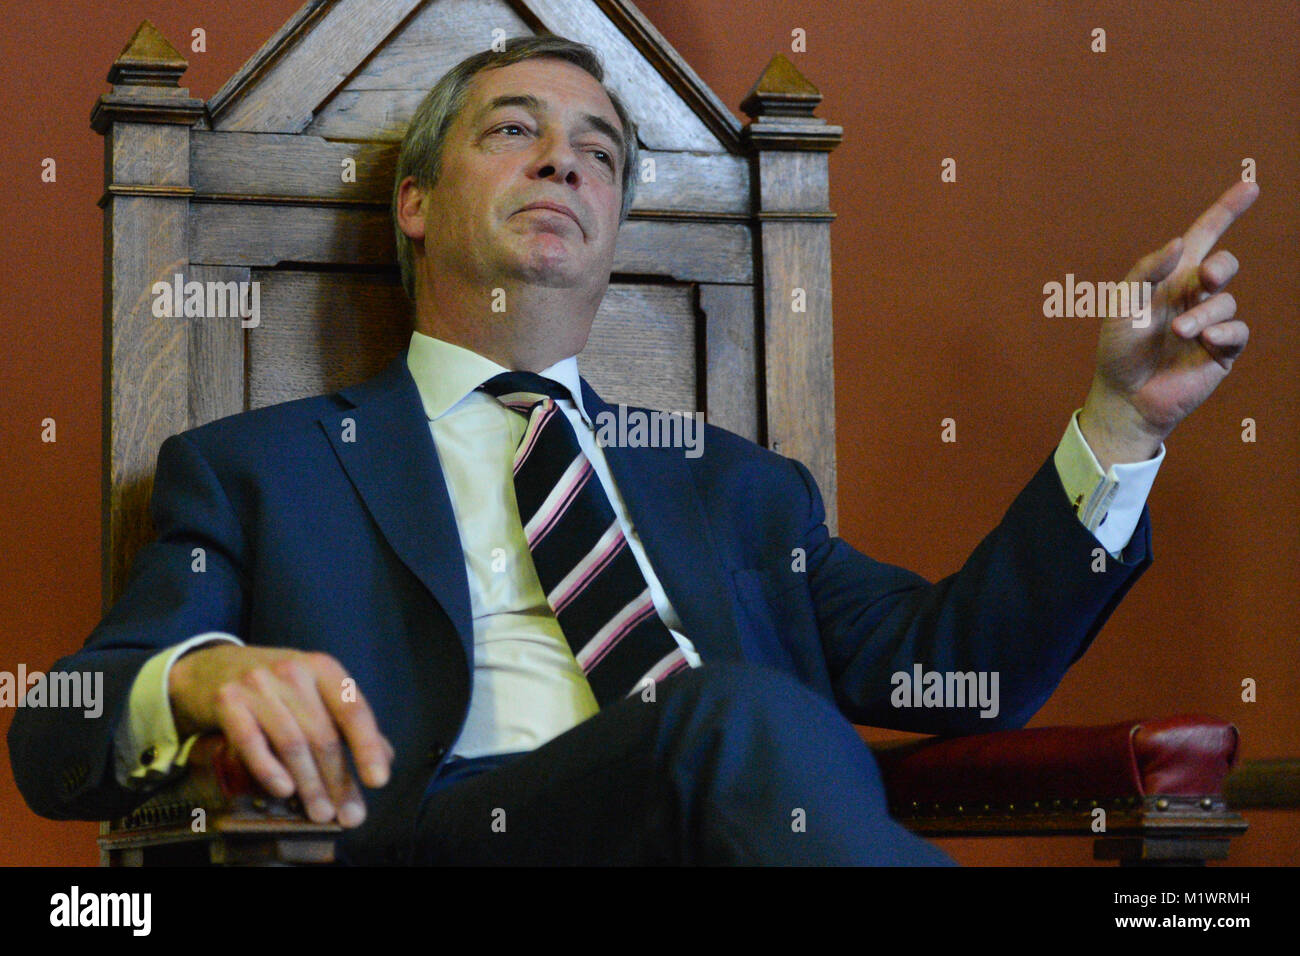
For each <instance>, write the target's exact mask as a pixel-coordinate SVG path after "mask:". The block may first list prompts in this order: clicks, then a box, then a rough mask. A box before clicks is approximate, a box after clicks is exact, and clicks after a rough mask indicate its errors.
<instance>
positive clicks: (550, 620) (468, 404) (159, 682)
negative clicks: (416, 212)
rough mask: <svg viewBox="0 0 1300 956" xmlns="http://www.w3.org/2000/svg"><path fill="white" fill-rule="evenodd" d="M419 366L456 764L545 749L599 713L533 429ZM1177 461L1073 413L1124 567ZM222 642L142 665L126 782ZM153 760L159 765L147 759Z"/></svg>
mask: <svg viewBox="0 0 1300 956" xmlns="http://www.w3.org/2000/svg"><path fill="white" fill-rule="evenodd" d="M407 365H408V367H409V368H410V371H411V375H412V377H413V378H414V379H415V384H416V387H417V388H418V390H419V393H420V401H421V404H422V405H423V407H424V413H425V416H426V418H427V419H428V421H429V431H430V434H431V435H432V438H433V442H434V447H435V448H436V450H437V454H438V460H439V462H440V464H441V465H442V469H443V476H444V478H445V479H446V482H447V491H448V495H449V497H450V499H451V504H452V510H453V512H454V514H455V517H456V524H457V528H458V530H459V533H460V540H461V546H462V550H463V552H464V558H465V570H466V575H467V577H468V580H469V592H470V608H471V613H472V616H473V625H474V635H473V640H474V673H473V675H472V693H471V697H470V706H469V713H468V715H467V716H466V718H465V725H464V727H463V728H462V731H461V734H460V737H459V738H458V739H457V741H456V744H455V745H454V746H453V748H452V754H453V755H456V756H461V757H477V756H484V755H487V754H495V753H507V752H512V751H523V750H532V749H534V748H536V747H539V746H541V745H542V744H544V743H546V742H547V741H548V740H551V739H552V738H554V737H556V736H558V735H559V734H562V733H564V732H565V731H566V730H569V729H570V728H572V727H575V726H577V725H578V724H579V723H581V722H582V721H584V720H586V719H587V718H588V717H590V716H592V715H593V714H595V713H596V712H597V710H598V709H599V708H598V707H597V705H596V700H595V697H594V696H593V694H592V691H591V686H590V684H588V682H587V679H586V677H585V676H584V675H583V673H582V670H581V668H579V667H578V664H577V662H576V661H575V660H574V657H573V653H572V651H571V650H570V648H569V646H568V642H567V641H566V640H565V639H564V635H563V634H562V633H561V631H560V628H559V624H558V622H557V621H556V619H555V614H554V613H553V612H552V611H551V609H550V606H549V605H548V604H547V603H546V598H545V596H544V594H543V593H542V590H541V586H540V584H539V583H538V580H537V572H536V570H535V569H534V566H533V562H532V556H531V555H530V553H529V551H528V543H527V539H526V538H525V537H524V533H523V528H522V527H521V525H520V521H519V512H518V508H517V507H516V505H515V500H514V483H513V478H512V467H511V463H512V460H513V456H514V450H515V447H516V446H517V445H518V443H519V439H520V438H521V436H522V435H523V431H524V427H525V425H526V421H525V419H524V418H523V416H522V415H520V414H519V413H517V412H515V411H512V410H511V409H508V408H506V407H505V406H504V405H502V404H501V403H500V402H498V401H497V400H496V399H495V398H493V397H492V396H490V395H488V394H487V393H485V392H481V391H477V390H476V389H477V388H478V386H479V385H481V384H483V383H484V382H486V381H487V380H488V379H489V378H491V377H492V376H494V375H497V374H499V373H501V372H504V371H508V370H507V369H505V368H504V367H502V366H500V365H498V364H496V363H495V362H493V361H491V360H490V359H487V358H484V357H483V356H481V355H478V354H477V353H475V352H472V351H469V350H468V349H464V348H461V347H459V346H456V345H452V344H450V343H448V342H443V341H441V340H439V339H434V338H431V337H429V336H427V335H423V334H421V333H419V332H415V333H412V335H411V344H410V350H409V352H408V355H407ZM540 374H542V375H543V376H545V377H547V378H551V379H554V380H555V381H557V382H559V383H561V384H562V385H564V386H565V387H566V388H568V389H569V393H570V394H571V395H572V396H573V400H572V401H568V400H561V401H559V402H557V404H558V405H559V407H560V408H561V410H562V411H563V412H564V414H565V415H566V417H567V418H568V419H569V422H570V423H571V424H572V425H573V430H574V433H575V434H576V436H577V438H578V443H579V444H580V445H581V447H582V450H583V453H584V454H585V455H586V456H587V458H588V459H590V461H591V463H592V467H593V468H594V470H595V472H596V475H597V477H599V479H600V482H601V485H602V486H603V487H604V489H605V492H606V493H607V495H608V497H609V500H610V505H611V507H612V508H613V510H614V514H615V515H616V516H617V518H618V521H619V525H620V526H621V527H622V529H623V534H624V536H625V537H626V538H627V542H628V546H629V548H630V550H631V552H632V554H633V555H634V556H635V557H636V561H637V564H638V565H639V566H640V568H641V573H642V574H643V575H644V576H645V579H646V583H647V584H648V585H649V587H650V594H651V596H652V598H653V600H654V605H655V609H656V610H657V611H658V612H659V617H660V619H661V620H662V621H663V622H664V624H665V626H667V628H668V629H669V631H670V632H671V633H672V635H673V637H674V638H675V639H676V640H677V643H678V645H679V646H680V647H681V649H682V653H683V655H684V656H685V657H686V659H687V661H688V662H689V663H690V665H691V666H692V667H698V666H699V665H700V658H699V655H698V654H697V653H696V651H695V648H694V646H693V645H692V644H691V642H690V641H689V640H688V639H687V637H686V636H685V635H684V634H682V633H681V631H680V628H681V626H682V624H681V620H680V618H678V616H677V613H676V611H674V610H673V607H672V604H671V603H670V602H669V600H668V596H667V595H666V594H665V593H664V590H663V586H662V585H661V584H660V582H659V579H658V577H657V576H656V575H655V572H654V568H652V567H651V566H650V562H649V560H648V559H647V557H646V554H645V549H644V548H643V546H642V544H641V540H640V538H639V537H638V535H637V531H636V528H635V527H634V526H633V525H632V523H631V521H630V520H629V518H628V514H627V508H626V506H625V505H624V503H623V499H622V496H621V495H620V494H619V491H618V488H617V487H616V486H615V484H614V481H613V478H612V476H611V475H610V471H609V465H608V463H607V462H606V460H605V454H604V451H603V449H602V448H601V447H600V445H599V443H598V442H597V441H596V438H595V428H594V425H593V423H592V420H591V418H590V417H589V416H588V414H587V411H586V409H585V408H583V406H582V389H581V387H580V385H579V379H578V363H577V359H576V358H575V357H570V358H566V359H564V360H563V361H560V362H557V363H556V364H555V365H552V366H551V367H550V368H547V369H544V370H543V371H542V372H541V373H540ZM1164 456H1165V449H1164V446H1163V445H1161V447H1160V452H1159V454H1158V455H1156V457H1154V458H1152V459H1151V460H1149V461H1144V462H1134V463H1130V464H1120V465H1113V466H1111V468H1110V470H1109V472H1106V473H1103V472H1102V469H1101V466H1100V464H1099V463H1098V462H1097V459H1096V456H1095V455H1094V454H1093V452H1092V449H1090V448H1089V447H1088V443H1087V442H1086V441H1085V440H1084V438H1083V434H1082V433H1081V432H1080V431H1079V426H1078V410H1076V411H1075V413H1074V414H1073V415H1071V416H1070V422H1069V424H1068V425H1067V426H1066V430H1065V434H1064V435H1063V436H1062V438H1061V441H1060V444H1059V445H1058V446H1057V449H1056V454H1055V457H1054V464H1055V466H1056V469H1057V473H1058V474H1059V476H1060V478H1061V484H1062V486H1063V487H1064V489H1065V492H1066V495H1067V497H1068V499H1069V501H1070V503H1071V504H1072V505H1073V506H1074V508H1075V512H1076V514H1077V515H1078V517H1079V520H1080V521H1081V522H1082V523H1083V525H1084V527H1086V528H1087V529H1088V530H1089V531H1090V532H1092V534H1093V535H1094V536H1095V537H1096V538H1097V541H1098V543H1099V544H1100V546H1102V547H1104V548H1105V549H1106V551H1107V552H1108V553H1109V554H1110V555H1111V557H1112V558H1117V559H1118V558H1119V557H1120V555H1121V553H1122V550H1123V549H1124V548H1125V547H1126V546H1127V545H1128V542H1129V539H1130V538H1131V537H1132V535H1133V530H1134V529H1135V528H1136V527H1137V523H1138V521H1139V520H1140V519H1141V516H1142V507H1143V505H1144V504H1145V502H1146V499H1147V496H1148V494H1149V493H1150V491H1151V486H1152V484H1153V483H1154V481H1155V476H1156V472H1157V471H1158V470H1159V468H1160V464H1161V462H1163V461H1164ZM214 641H229V642H232V643H236V644H242V643H243V642H242V641H240V639H239V638H237V637H235V636H234V635H231V634H225V633H221V632H215V631H214V632H209V633H205V634H199V635H196V636H194V637H193V638H191V639H190V640H188V641H185V642H184V643H181V644H178V645H176V646H174V647H171V648H168V649H166V650H164V651H162V652H160V653H158V654H156V655H155V656H154V657H152V658H150V659H149V661H147V662H146V663H145V665H144V667H143V668H141V670H140V673H139V675H137V677H136V680H135V682H134V684H133V685H132V688H131V697H130V702H129V705H128V713H127V717H126V719H125V720H123V721H122V723H121V724H120V725H119V727H118V729H117V736H116V741H115V750H116V774H117V779H118V781H119V782H120V783H121V784H122V785H124V786H133V785H134V786H138V785H141V784H144V783H146V782H153V781H156V780H158V779H161V778H163V777H165V776H168V775H170V774H171V773H173V772H174V771H175V768H176V767H178V766H180V765H183V764H184V762H185V759H186V757H187V756H188V753H189V749H190V747H191V746H192V745H193V743H194V740H196V739H197V738H196V737H190V738H189V739H188V740H186V741H184V742H181V741H180V740H178V738H177V733H176V726H175V722H174V720H173V718H172V714H171V707H170V704H169V701H168V693H167V688H168V676H169V674H170V671H171V666H172V664H173V663H174V662H175V661H176V660H177V659H178V658H179V657H180V656H181V655H182V654H184V653H185V652H186V651H188V650H190V649H192V648H194V647H197V646H200V645H203V644H206V643H209V642H214ZM146 750H148V751H149V757H150V760H149V762H148V763H144V762H143V761H142V760H141V755H142V754H143V753H145V752H146Z"/></svg>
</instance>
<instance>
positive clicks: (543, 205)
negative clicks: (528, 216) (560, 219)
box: [519, 201, 586, 235]
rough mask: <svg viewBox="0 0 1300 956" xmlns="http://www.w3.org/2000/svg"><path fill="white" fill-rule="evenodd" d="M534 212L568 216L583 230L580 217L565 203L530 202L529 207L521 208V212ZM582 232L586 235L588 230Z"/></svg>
mask: <svg viewBox="0 0 1300 956" xmlns="http://www.w3.org/2000/svg"><path fill="white" fill-rule="evenodd" d="M532 210H549V211H550V212H558V213H559V214H560V215H562V216H568V217H569V218H570V219H572V220H573V221H574V223H575V224H576V225H577V227H578V228H579V229H582V223H581V222H579V221H578V217H577V216H576V215H575V214H574V212H573V210H572V209H570V208H569V207H568V206H565V205H564V204H563V203H558V202H549V201H542V202H530V203H529V204H528V205H526V206H524V207H523V208H521V209H520V210H519V212H530V211H532ZM582 231H583V234H584V235H585V234H586V230H585V229H583V230H582Z"/></svg>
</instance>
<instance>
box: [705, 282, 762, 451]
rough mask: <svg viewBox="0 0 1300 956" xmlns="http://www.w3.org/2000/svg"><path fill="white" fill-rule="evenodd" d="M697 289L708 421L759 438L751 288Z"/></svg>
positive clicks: (707, 286) (709, 286)
mask: <svg viewBox="0 0 1300 956" xmlns="http://www.w3.org/2000/svg"><path fill="white" fill-rule="evenodd" d="M698 289H699V303H700V312H701V315H702V321H703V323H704V341H705V345H704V350H705V359H704V367H705V385H704V391H705V396H704V398H705V402H704V405H705V408H706V410H707V413H708V414H707V418H708V422H709V424H710V425H717V426H719V427H720V428H726V429H728V430H729V431H733V432H735V433H736V434H737V435H741V436H743V437H745V438H748V439H749V440H750V441H753V442H759V441H761V434H760V428H759V424H760V413H761V411H762V408H761V403H760V402H759V399H758V389H759V387H760V369H759V361H758V358H759V346H760V342H759V337H758V333H757V331H756V328H755V323H754V314H755V310H754V304H755V296H754V288H753V286H748V285H713V284H703V285H700V286H699V287H698Z"/></svg>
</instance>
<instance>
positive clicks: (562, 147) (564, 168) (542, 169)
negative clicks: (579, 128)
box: [537, 136, 582, 186]
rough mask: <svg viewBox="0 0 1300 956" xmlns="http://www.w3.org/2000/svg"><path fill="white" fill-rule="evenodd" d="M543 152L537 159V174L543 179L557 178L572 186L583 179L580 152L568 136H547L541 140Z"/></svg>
mask: <svg viewBox="0 0 1300 956" xmlns="http://www.w3.org/2000/svg"><path fill="white" fill-rule="evenodd" d="M539 142H540V146H541V154H540V156H539V157H538V161H537V175H538V177H540V178H542V179H555V180H558V181H560V182H563V183H567V184H569V185H570V186H576V185H578V183H579V182H580V180H581V176H582V171H581V168H580V167H579V164H578V153H577V151H576V150H574V148H573V147H572V146H571V145H570V144H569V141H568V138H567V137H562V136H547V137H545V138H543V139H541V140H540V141H539Z"/></svg>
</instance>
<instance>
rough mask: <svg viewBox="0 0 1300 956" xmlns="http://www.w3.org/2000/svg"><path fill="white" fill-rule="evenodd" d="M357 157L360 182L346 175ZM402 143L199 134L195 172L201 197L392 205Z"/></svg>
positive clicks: (193, 143)
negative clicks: (348, 165)
mask: <svg viewBox="0 0 1300 956" xmlns="http://www.w3.org/2000/svg"><path fill="white" fill-rule="evenodd" d="M349 159H350V160H352V162H353V166H354V168H353V172H354V174H355V180H356V181H355V182H346V181H345V179H344V172H345V166H344V161H345V160H349ZM396 166H397V146H396V144H392V143H370V142H365V143H332V142H328V141H326V140H323V139H319V138H317V137H314V136H308V135H305V134H300V135H297V136H287V135H283V134H277V133H224V132H196V133H193V134H191V137H190V175H191V177H192V182H193V185H194V191H195V193H196V194H197V195H200V196H204V195H219V196H279V197H302V198H310V199H322V200H336V201H340V202H354V203H370V204H374V205H379V206H387V205H388V203H389V200H390V198H391V195H392V190H393V170H394V169H395V168H396Z"/></svg>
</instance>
